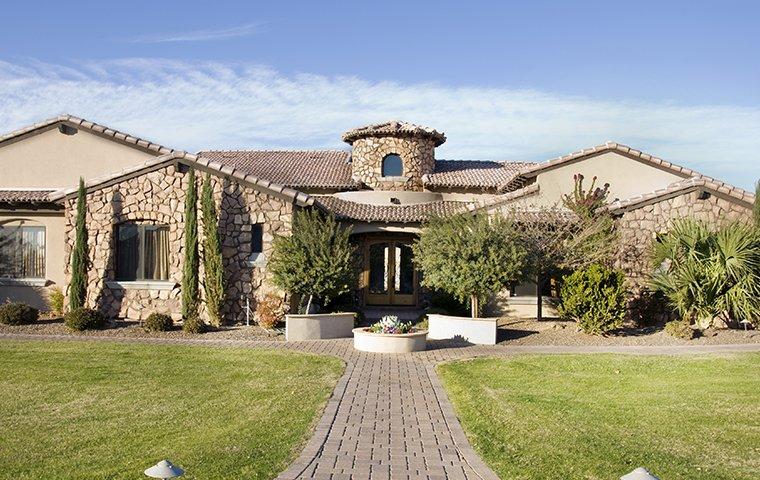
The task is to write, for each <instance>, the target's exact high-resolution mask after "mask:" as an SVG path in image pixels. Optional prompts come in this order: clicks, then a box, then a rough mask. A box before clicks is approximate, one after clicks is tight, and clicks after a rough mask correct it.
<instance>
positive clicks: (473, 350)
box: [0, 335, 760, 480]
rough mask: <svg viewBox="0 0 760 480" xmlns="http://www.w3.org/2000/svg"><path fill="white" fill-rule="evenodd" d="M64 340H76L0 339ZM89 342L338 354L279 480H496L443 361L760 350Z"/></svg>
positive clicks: (740, 347) (752, 348)
mask: <svg viewBox="0 0 760 480" xmlns="http://www.w3.org/2000/svg"><path fill="white" fill-rule="evenodd" d="M0 338H27V339H40V338H46V339H66V340H72V339H73V340H79V339H82V338H81V337H71V336H44V337H43V336H39V335H25V336H21V335H0ZM86 339H87V340H98V341H126V342H148V343H159V344H169V343H188V344H201V345H217V346H247V347H259V348H284V349H289V350H297V351H304V352H311V353H317V354H324V355H334V356H338V357H340V358H342V359H343V360H344V361H345V362H346V371H345V373H344V375H343V377H342V378H341V379H340V380H339V382H338V384H337V386H336V387H335V390H334V392H333V395H332V397H331V398H330V400H329V401H328V404H327V407H326V408H325V411H324V413H323V415H322V417H321V419H320V421H319V423H318V425H317V428H316V430H315V432H314V435H313V436H312V438H311V439H310V440H309V441H308V443H307V445H306V447H305V448H304V450H303V451H302V453H301V455H300V456H299V457H298V459H296V461H295V462H294V463H293V464H292V465H291V466H290V467H289V468H288V469H287V470H286V471H285V472H283V473H281V474H280V475H279V477H278V479H279V480H291V479H302V478H314V479H330V480H337V479H373V480H381V479H405V480H412V479H430V480H433V479H498V477H497V476H496V475H495V474H494V473H493V471H492V470H491V469H490V468H489V467H488V466H487V465H485V463H484V462H483V461H482V460H481V459H480V457H478V456H477V455H476V454H475V452H474V451H473V450H472V448H471V446H470V444H469V443H468V441H467V438H466V437H465V434H464V432H463V431H462V427H461V426H460V424H459V421H458V420H457V417H456V415H455V414H454V410H453V408H452V406H451V403H450V402H449V401H448V399H447V397H446V393H445V392H444V390H443V387H442V386H441V384H440V382H439V380H438V377H437V375H436V373H435V365H436V364H437V363H439V362H442V361H446V360H451V359H457V358H469V357H478V356H505V355H515V354H521V353H591V352H610V353H630V354H658V353H659V354H681V353H710V352H721V353H728V352H742V351H760V344H749V345H715V346H686V347H682V346H673V347H551V346H547V347H517V346H503V345H496V346H469V345H462V344H458V343H456V342H446V341H436V342H428V350H427V351H425V352H418V353H413V354H406V355H393V354H372V353H363V352H357V351H356V350H354V349H353V344H352V340H351V339H340V340H322V341H314V342H293V343H284V342H261V341H238V340H214V341H208V340H200V339H199V340H163V339H117V338H102V337H86Z"/></svg>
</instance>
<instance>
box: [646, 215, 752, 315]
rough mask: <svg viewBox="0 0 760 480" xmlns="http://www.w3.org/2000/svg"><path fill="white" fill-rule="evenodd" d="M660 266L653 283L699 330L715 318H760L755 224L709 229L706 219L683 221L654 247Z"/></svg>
mask: <svg viewBox="0 0 760 480" xmlns="http://www.w3.org/2000/svg"><path fill="white" fill-rule="evenodd" d="M653 260H654V264H655V265H658V267H657V269H656V270H655V272H654V273H653V274H652V276H651V279H650V285H651V287H652V288H654V289H655V290H659V291H661V292H662V293H663V294H664V295H665V297H666V298H667V299H668V300H669V302H670V304H671V305H672V306H673V308H675V310H676V311H677V312H678V313H679V314H680V315H681V316H682V317H683V318H684V320H687V321H689V322H692V323H696V324H697V325H698V326H699V327H700V328H707V327H709V326H710V325H711V324H712V322H713V321H714V320H715V319H716V318H722V319H723V320H725V321H727V322H729V321H735V320H739V319H748V320H749V321H751V322H753V323H754V324H757V322H758V319H759V318H760V236H759V235H758V231H757V230H756V229H754V228H753V227H752V226H751V225H749V224H746V223H742V222H733V223H728V224H726V225H724V226H722V227H721V228H718V229H711V228H710V227H709V226H708V224H706V223H705V222H703V221H699V220H694V219H681V220H677V221H676V222H674V224H673V228H672V229H671V230H670V231H669V232H668V233H666V234H663V235H661V236H660V237H659V238H658V240H657V242H655V246H654V254H653Z"/></svg>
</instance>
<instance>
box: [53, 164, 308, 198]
mask: <svg viewBox="0 0 760 480" xmlns="http://www.w3.org/2000/svg"><path fill="white" fill-rule="evenodd" d="M175 161H180V162H182V163H185V164H187V165H190V166H195V167H205V168H207V169H209V170H212V171H214V172H216V173H217V174H219V175H228V176H230V177H232V178H234V179H235V180H237V181H240V182H242V183H244V184H246V183H247V184H249V185H252V186H254V187H256V188H259V189H261V190H265V191H267V192H270V193H272V194H277V195H281V196H283V197H285V198H288V199H290V200H292V201H293V203H295V204H297V205H300V206H308V205H311V204H313V203H314V198H313V197H312V196H311V195H308V194H306V193H303V192H299V191H298V190H295V189H293V188H290V187H288V186H286V185H280V184H277V183H272V182H270V181H269V180H265V179H262V178H259V177H257V176H255V175H251V174H250V173H247V172H245V171H244V170H241V169H236V168H234V167H231V166H229V165H223V164H221V163H219V162H216V161H214V160H210V159H208V158H204V157H201V156H198V155H194V154H192V153H187V152H179V151H177V152H172V153H169V154H166V155H161V156H160V157H155V158H151V159H149V160H146V161H145V162H142V163H138V164H137V165H132V166H130V167H128V168H125V169H124V170H121V171H119V172H115V173H112V174H110V175H105V176H103V177H99V178H95V179H92V180H88V181H87V182H85V186H86V187H87V189H88V190H97V189H99V188H103V187H105V186H108V185H110V184H111V183H112V182H117V181H119V180H120V179H121V178H123V177H127V176H130V175H140V174H142V173H144V172H148V171H154V170H156V169H158V168H161V167H162V166H164V165H166V164H168V163H171V162H175ZM76 192H77V188H67V189H63V190H58V191H56V192H54V193H51V194H50V197H49V198H50V200H51V201H59V200H62V199H64V198H66V197H70V196H73V195H75V194H76Z"/></svg>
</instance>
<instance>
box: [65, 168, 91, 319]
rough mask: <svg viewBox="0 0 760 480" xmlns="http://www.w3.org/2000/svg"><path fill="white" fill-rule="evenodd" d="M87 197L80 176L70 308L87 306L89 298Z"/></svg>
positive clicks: (72, 257) (72, 255)
mask: <svg viewBox="0 0 760 480" xmlns="http://www.w3.org/2000/svg"><path fill="white" fill-rule="evenodd" d="M86 217H87V199H86V191H85V188H84V179H83V178H81V177H80V178H79V191H78V192H77V217H76V221H75V225H74V231H75V235H76V238H75V239H74V250H73V251H72V252H71V284H70V285H69V310H71V311H74V310H76V309H77V308H81V307H84V306H85V301H86V299H87V268H88V266H89V261H88V260H89V259H88V256H87V225H86V221H87V218H86Z"/></svg>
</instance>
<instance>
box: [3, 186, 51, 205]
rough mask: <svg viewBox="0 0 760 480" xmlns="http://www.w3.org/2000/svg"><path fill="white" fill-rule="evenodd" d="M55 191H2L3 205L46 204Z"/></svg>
mask: <svg viewBox="0 0 760 480" xmlns="http://www.w3.org/2000/svg"><path fill="white" fill-rule="evenodd" d="M54 191H55V190H26V189H18V190H14V189H0V202H2V203H45V202H48V201H49V200H48V196H49V195H50V194H51V193H53V192H54Z"/></svg>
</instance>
